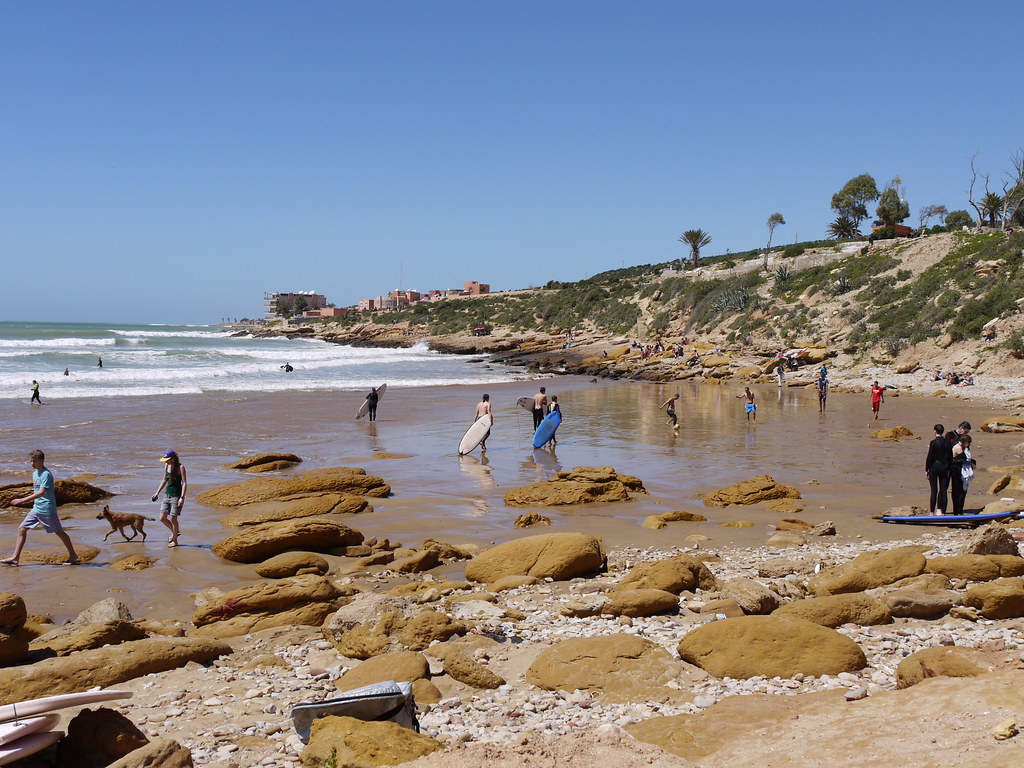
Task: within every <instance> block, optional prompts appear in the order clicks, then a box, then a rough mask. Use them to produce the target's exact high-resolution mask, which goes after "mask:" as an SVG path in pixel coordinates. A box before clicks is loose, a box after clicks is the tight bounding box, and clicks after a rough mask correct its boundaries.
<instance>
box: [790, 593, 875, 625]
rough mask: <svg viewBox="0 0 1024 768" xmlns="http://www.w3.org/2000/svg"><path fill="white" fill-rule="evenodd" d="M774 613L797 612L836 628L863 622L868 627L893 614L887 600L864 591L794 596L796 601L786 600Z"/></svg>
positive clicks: (792, 613)
mask: <svg viewBox="0 0 1024 768" xmlns="http://www.w3.org/2000/svg"><path fill="white" fill-rule="evenodd" d="M772 615H773V616H795V617H797V618H800V619H806V620H807V621H812V622H814V623H815V624H820V625H821V626H823V627H831V628H832V629H835V628H836V627H841V626H842V625H843V624H860V625H861V626H863V627H866V626H872V625H875V624H889V623H891V622H892V614H891V613H890V612H889V609H888V608H887V607H886V606H885V604H884V603H882V602H881V601H880V600H876V599H875V598H873V597H869V596H868V595H865V594H864V593H863V592H855V593H852V594H841V595H828V596H826V597H807V598H804V599H803V600H794V601H793V602H792V603H786V605H784V606H782V607H781V608H779V609H778V610H777V611H775V613H774V614H772Z"/></svg>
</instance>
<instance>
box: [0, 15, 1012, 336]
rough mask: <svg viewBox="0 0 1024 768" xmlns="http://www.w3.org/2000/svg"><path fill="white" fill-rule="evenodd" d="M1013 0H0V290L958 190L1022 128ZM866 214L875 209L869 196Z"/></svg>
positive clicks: (123, 301) (437, 275) (526, 279)
mask: <svg viewBox="0 0 1024 768" xmlns="http://www.w3.org/2000/svg"><path fill="white" fill-rule="evenodd" d="M1020 9H1021V6H1020V4H1019V2H1008V1H1006V0H993V1H991V2H987V3H984V4H981V5H977V6H969V5H965V4H963V3H954V2H945V1H943V0H938V1H935V0H932V1H930V2H916V1H915V2H899V3H895V2H891V0H889V1H887V2H857V3H849V2H848V3H841V2H835V3H833V2H821V0H814V2H781V3H763V2H736V3H697V2H682V0H677V1H676V2H654V1H647V0H644V1H641V2H632V3H627V2H621V1H620V2H609V1H605V0H583V1H579V2H577V1H571V2H569V1H559V0H548V1H546V2H532V1H525V2H524V1H523V0H519V1H517V2H514V3H512V2H507V3H498V2H480V1H479V0H476V1H475V2H438V1H436V0H435V1H433V2H425V1H424V0H415V1H412V0H409V1H408V2H393V1H390V0H383V1H381V0H375V1H374V2H359V3H356V2H346V1H339V0H335V1H332V2H313V1H310V2H302V1H301V0H299V1H298V2H283V1H282V2H263V1H261V0H246V1H245V2H242V1H241V0H236V1H226V0H225V1H221V2H193V1H190V0H176V1H175V2H162V3H161V2H132V1H130V0H122V1H120V2H112V1H110V0H90V2H80V1H79V0H74V1H68V2H52V1H51V2H48V1H47V0H40V1H39V2H17V1H16V0H8V1H7V2H4V3H0V72H2V76H0V153H2V158H0V255H2V259H3V264H4V266H3V274H4V281H3V282H4V283H5V284H6V290H5V291H4V294H5V297H4V298H5V300H4V301H3V304H2V310H0V319H4V320H46V319H52V320H62V321H102V322H114V321H125V322H172V323H173V322H217V321H219V320H220V319H221V318H222V317H242V316H256V315H258V314H260V313H261V312H262V303H263V302H262V297H263V293H264V292H265V291H274V290H280V291H292V290H312V289H315V290H317V291H318V292H321V293H326V294H327V295H328V298H329V300H331V301H333V302H334V303H336V304H337V305H338V306H344V305H348V304H352V303H355V302H356V301H357V300H358V299H360V298H363V297H369V296H376V295H379V294H382V293H387V292H388V291H389V290H392V289H395V288H398V287H403V288H413V289H417V290H421V291H426V290H428V289H431V288H448V287H455V286H461V284H462V283H463V281H465V280H479V281H480V282H485V283H490V284H491V286H492V288H493V289H494V290H503V289H511V288H522V287H526V286H528V285H537V284H543V283H544V282H546V281H548V280H552V279H554V280H578V279H581V278H583V277H587V276H589V275H592V274H594V273H596V272H600V271H603V270H606V269H612V268H617V267H620V266H623V265H627V266H628V265H631V264H644V263H656V262H663V261H668V260H670V259H673V258H678V257H680V256H682V255H685V247H684V246H683V245H682V244H681V243H679V242H678V241H677V239H678V237H679V235H680V234H681V233H682V232H683V231H684V230H686V229H692V228H702V229H704V230H706V231H708V232H709V233H710V234H711V235H712V237H713V238H714V240H713V242H712V244H711V245H710V246H708V247H707V248H706V249H705V254H706V255H713V254H717V253H724V252H725V251H726V250H727V249H728V250H732V251H740V250H747V249H750V248H755V247H758V246H760V245H763V244H764V243H765V242H766V240H767V229H766V227H765V222H766V220H767V218H768V216H769V215H771V214H772V213H773V212H775V211H779V212H781V213H782V214H783V216H784V217H785V219H786V222H787V224H786V226H784V227H780V228H779V229H778V230H776V234H775V241H776V242H783V243H784V242H793V241H794V239H796V238H799V239H801V240H806V239H811V238H819V237H824V236H825V228H826V226H827V225H828V223H829V221H831V220H832V218H834V213H833V212H832V211H831V210H830V209H829V201H830V199H831V196H832V194H833V193H834V192H835V191H837V190H838V189H839V188H840V187H841V186H842V185H843V184H844V183H845V182H846V181H847V180H848V179H850V178H851V177H853V176H855V175H858V174H860V173H870V174H872V175H873V176H874V177H875V179H876V180H877V181H878V183H879V185H882V184H884V183H885V182H886V181H888V180H889V179H890V178H892V177H893V176H895V175H897V174H898V175H899V176H901V177H902V179H903V182H904V184H905V186H906V191H907V199H908V201H909V202H910V205H911V209H912V216H913V223H915V224H916V221H917V210H918V208H919V207H920V206H921V205H924V204H939V203H941V204H944V205H946V206H947V207H948V208H949V209H950V210H952V209H954V208H967V199H966V197H967V196H966V190H967V186H968V183H969V180H970V176H969V169H968V161H969V157H970V156H971V155H972V154H974V153H975V152H978V153H980V154H979V155H978V160H977V162H978V165H979V168H981V169H983V170H988V171H990V172H992V173H993V176H994V177H995V176H998V175H999V174H1000V173H1001V172H1002V171H1003V170H1004V169H1005V168H1006V167H1007V165H1008V160H1009V157H1010V155H1011V154H1012V153H1013V152H1014V151H1015V150H1017V149H1019V148H1020V147H1021V146H1022V145H1024V129H1022V126H1024V119H1022V118H1024V114H1022V112H1024V108H1022V101H1021V98H1020V93H1019V88H1017V87H1016V86H1017V80H1018V75H1017V72H1018V70H1019V55H1018V54H1019V50H1020V35H1021V31H1020V21H1021V18H1022V17H1021V10H1020ZM872 212H873V211H872Z"/></svg>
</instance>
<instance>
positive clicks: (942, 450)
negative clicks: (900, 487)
mask: <svg viewBox="0 0 1024 768" xmlns="http://www.w3.org/2000/svg"><path fill="white" fill-rule="evenodd" d="M952 466H953V447H952V446H951V445H950V444H949V441H948V440H946V438H944V437H936V438H935V439H934V440H932V441H931V442H930V443H928V457H927V458H926V459H925V460H924V470H925V472H927V473H928V485H929V486H930V487H931V496H930V497H929V499H928V510H929V512H930V513H932V514H936V513H939V512H941V513H942V514H945V513H946V489H947V488H948V487H949V472H950V469H951V468H952Z"/></svg>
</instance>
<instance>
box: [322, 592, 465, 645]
mask: <svg viewBox="0 0 1024 768" xmlns="http://www.w3.org/2000/svg"><path fill="white" fill-rule="evenodd" d="M468 630H469V626H468V625H466V624H464V623H463V622H461V621H456V620H454V619H452V618H451V617H450V616H448V615H447V614H444V613H441V612H439V611H433V610H429V609H423V608H422V607H421V606H420V605H418V604H417V603H415V602H414V601H412V600H407V599H405V598H401V597H395V596H393V595H381V594H376V593H361V594H359V595H356V596H355V597H354V598H353V599H352V602H350V603H349V604H347V605H343V606H342V607H341V608H339V609H338V610H337V611H336V612H335V613H334V614H333V615H331V616H330V617H329V618H328V619H327V621H326V622H325V623H324V624H323V627H322V631H323V634H324V637H326V638H327V639H328V640H329V641H330V642H331V644H332V645H334V647H335V648H336V649H337V651H338V653H340V654H341V655H343V656H348V657H350V658H353V659H368V658H370V657H371V656H380V655H381V654H385V653H394V652H396V651H408V650H413V651H422V650H423V649H424V648H427V647H428V646H429V645H430V644H431V643H432V642H434V641H435V640H440V641H445V640H448V639H449V638H451V637H453V636H455V635H462V634H465V633H466V632H467V631H468Z"/></svg>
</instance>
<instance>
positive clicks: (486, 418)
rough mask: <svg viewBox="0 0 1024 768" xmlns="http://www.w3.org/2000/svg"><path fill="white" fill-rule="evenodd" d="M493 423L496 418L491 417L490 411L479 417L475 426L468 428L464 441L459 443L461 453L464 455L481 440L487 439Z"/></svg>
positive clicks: (474, 423)
mask: <svg viewBox="0 0 1024 768" xmlns="http://www.w3.org/2000/svg"><path fill="white" fill-rule="evenodd" d="M493 423H494V420H493V419H492V418H491V414H489V413H485V414H484V415H483V416H481V417H480V418H479V419H477V420H476V421H474V422H473V426H471V427H470V428H469V429H467V430H466V434H465V436H464V437H463V438H462V442H461V443H459V455H460V456H464V455H465V454H467V453H469V452H470V451H472V450H473V449H474V448H476V447H477V446H478V445H480V443H481V442H483V441H484V440H486V439H487V435H488V434H489V433H490V431H491V425H492V424H493Z"/></svg>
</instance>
